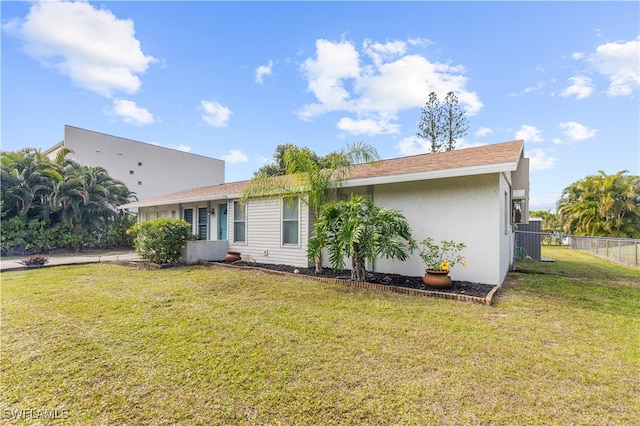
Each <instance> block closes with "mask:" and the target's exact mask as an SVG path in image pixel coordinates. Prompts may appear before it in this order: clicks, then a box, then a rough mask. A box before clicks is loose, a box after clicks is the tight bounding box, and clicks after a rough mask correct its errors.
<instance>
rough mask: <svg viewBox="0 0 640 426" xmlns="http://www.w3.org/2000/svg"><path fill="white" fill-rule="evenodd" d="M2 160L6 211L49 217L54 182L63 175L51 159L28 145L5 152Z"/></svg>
mask: <svg viewBox="0 0 640 426" xmlns="http://www.w3.org/2000/svg"><path fill="white" fill-rule="evenodd" d="M1 162H2V169H1V170H2V172H1V173H2V176H1V178H2V198H3V200H5V202H6V206H5V207H6V209H7V212H9V214H10V215H25V216H32V217H38V216H41V217H43V218H44V219H48V210H47V209H46V207H47V206H48V202H49V196H50V194H51V191H52V189H53V182H55V181H56V180H58V179H60V178H61V175H60V173H59V171H58V170H57V169H56V167H55V166H54V165H53V164H52V162H51V161H50V160H49V158H47V156H46V155H44V154H42V153H41V152H40V151H39V150H36V149H33V148H25V149H22V150H20V151H15V152H9V153H3V154H2V160H1ZM32 207H33V212H31V210H32ZM43 209H44V210H43Z"/></svg>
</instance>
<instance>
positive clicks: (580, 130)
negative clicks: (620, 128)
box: [558, 121, 598, 141]
mask: <svg viewBox="0 0 640 426" xmlns="http://www.w3.org/2000/svg"><path fill="white" fill-rule="evenodd" d="M558 127H560V129H561V130H562V133H563V134H564V135H565V136H566V137H568V138H569V139H571V140H572V141H583V140H585V139H589V138H592V137H594V136H595V135H596V133H598V131H597V130H596V129H590V128H588V127H587V126H585V125H584V124H580V123H576V122H575V121H568V122H565V123H560V124H559V125H558Z"/></svg>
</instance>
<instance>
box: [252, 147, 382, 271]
mask: <svg viewBox="0 0 640 426" xmlns="http://www.w3.org/2000/svg"><path fill="white" fill-rule="evenodd" d="M283 159H284V169H285V172H286V174H285V175H284V176H270V175H267V174H266V173H262V174H260V175H258V176H256V177H254V178H253V179H251V181H250V182H249V183H248V184H247V186H246V187H245V189H244V190H243V191H242V194H241V195H240V201H241V203H246V201H247V200H248V199H250V198H274V197H284V198H289V199H295V198H299V199H300V200H301V201H302V202H303V203H305V204H306V205H307V206H308V207H309V209H310V210H311V211H312V212H313V214H314V215H315V217H318V216H319V214H320V209H321V207H322V206H323V205H324V204H325V203H326V202H327V201H328V199H329V196H330V195H331V194H330V190H331V189H333V188H338V187H339V186H340V184H341V182H342V181H343V180H344V179H345V178H346V177H348V175H349V173H350V170H351V166H352V165H354V164H358V163H366V162H371V161H374V160H377V159H379V155H378V152H377V151H376V149H375V148H373V147H372V146H370V145H367V144H365V143H363V142H357V143H355V144H354V145H348V146H347V149H346V150H342V151H338V152H333V153H331V154H329V155H327V156H326V157H324V158H323V160H322V161H318V157H317V156H316V155H315V153H314V152H313V151H311V150H309V149H307V148H298V147H295V146H293V145H290V146H288V148H287V149H286V150H285V151H284V153H283ZM315 263H316V273H317V274H320V273H322V255H321V253H320V252H318V253H317V256H316V258H315Z"/></svg>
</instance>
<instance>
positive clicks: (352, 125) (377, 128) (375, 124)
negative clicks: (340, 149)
mask: <svg viewBox="0 0 640 426" xmlns="http://www.w3.org/2000/svg"><path fill="white" fill-rule="evenodd" d="M337 127H338V129H340V130H342V131H345V132H348V133H351V134H354V135H380V134H393V133H398V132H399V131H400V125H398V124H392V123H389V122H386V121H384V120H379V119H378V120H376V119H371V118H369V119H365V120H353V119H351V118H349V117H343V118H341V119H340V121H338V124H337Z"/></svg>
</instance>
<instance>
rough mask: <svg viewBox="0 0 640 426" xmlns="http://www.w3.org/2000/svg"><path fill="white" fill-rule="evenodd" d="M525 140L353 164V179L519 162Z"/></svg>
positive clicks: (351, 175)
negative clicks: (373, 163)
mask: <svg viewBox="0 0 640 426" xmlns="http://www.w3.org/2000/svg"><path fill="white" fill-rule="evenodd" d="M522 147H523V141H521V140H518V141H513V142H504V143H498V144H493V145H484V146H479V147H474V148H465V149H459V150H455V151H446V152H439V153H436V154H420V155H413V156H410V157H401V158H392V159H388V160H383V161H380V162H378V163H377V165H372V164H360V165H358V166H356V167H353V168H352V170H351V174H350V175H349V179H363V178H371V177H381V176H390V175H397V174H408V173H420V172H430V171H436V170H446V169H458V168H466V167H476V166H484V165H490V164H502V163H512V162H513V163H516V162H517V161H518V158H519V156H520V152H521V151H522Z"/></svg>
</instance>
